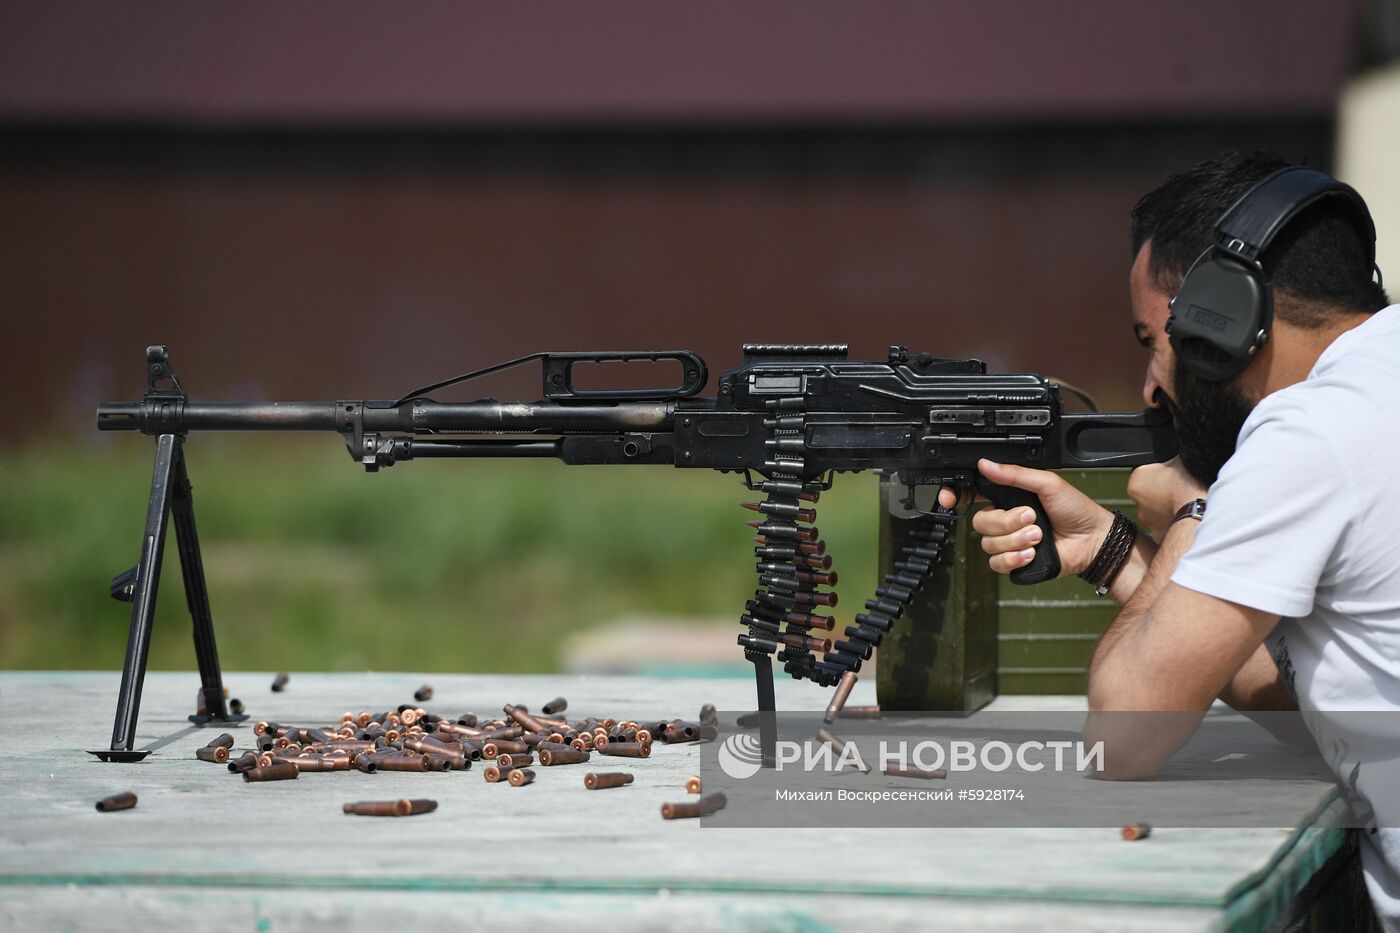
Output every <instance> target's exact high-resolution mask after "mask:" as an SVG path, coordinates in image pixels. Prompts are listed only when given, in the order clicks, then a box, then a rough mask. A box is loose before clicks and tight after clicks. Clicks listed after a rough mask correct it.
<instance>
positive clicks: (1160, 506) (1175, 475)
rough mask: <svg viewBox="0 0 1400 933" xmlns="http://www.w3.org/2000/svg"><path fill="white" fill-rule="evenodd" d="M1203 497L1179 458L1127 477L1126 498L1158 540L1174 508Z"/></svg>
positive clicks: (1148, 465)
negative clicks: (1132, 503)
mask: <svg viewBox="0 0 1400 933" xmlns="http://www.w3.org/2000/svg"><path fill="white" fill-rule="evenodd" d="M1205 497H1206V489H1205V487H1204V486H1202V485H1201V483H1200V481H1199V480H1197V479H1196V478H1195V477H1193V476H1192V475H1191V474H1190V473H1187V472H1186V468H1185V467H1184V466H1182V465H1181V458H1180V457H1173V458H1172V459H1170V460H1168V461H1167V462H1166V463H1149V464H1147V465H1146V466H1140V467H1138V468H1137V469H1136V470H1133V473H1132V475H1131V476H1129V477H1128V498H1130V499H1132V500H1133V502H1134V503H1136V504H1137V507H1138V519H1139V521H1140V522H1141V523H1142V524H1143V525H1144V526H1145V527H1146V528H1147V529H1148V530H1150V531H1151V532H1152V536H1153V537H1154V538H1156V539H1157V540H1158V541H1161V540H1162V537H1163V535H1165V534H1166V531H1167V526H1168V525H1170V524H1171V521H1172V518H1173V516H1175V515H1176V513H1177V510H1179V509H1180V508H1181V507H1182V506H1183V505H1185V504H1186V503H1188V502H1190V501H1191V500H1192V499H1204V498H1205ZM974 524H975V523H974ZM1057 530H1058V529H1057Z"/></svg>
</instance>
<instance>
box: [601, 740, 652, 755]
mask: <svg viewBox="0 0 1400 933" xmlns="http://www.w3.org/2000/svg"><path fill="white" fill-rule="evenodd" d="M598 754H600V755H615V756H617V757H619V758H650V757H651V743H650V742H609V743H608V744H607V745H600V746H598Z"/></svg>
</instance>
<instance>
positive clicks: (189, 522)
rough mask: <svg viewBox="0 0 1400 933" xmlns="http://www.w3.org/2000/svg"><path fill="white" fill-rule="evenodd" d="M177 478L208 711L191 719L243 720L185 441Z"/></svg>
mask: <svg viewBox="0 0 1400 933" xmlns="http://www.w3.org/2000/svg"><path fill="white" fill-rule="evenodd" d="M174 471H175V475H174V480H173V484H172V486H171V490H170V518H171V521H173V522H174V524H175V545H176V547H177V548H178V549H179V552H180V572H181V573H182V574H183V576H184V578H185V602H186V604H187V605H188V606H189V609H190V618H191V619H192V620H193V622H194V655H195V659H196V660H197V661H198V662H199V682H200V689H201V690H202V691H203V694H204V707H203V708H204V712H203V713H196V714H195V715H193V716H191V717H190V722H192V723H196V724H198V725H201V726H202V725H206V724H208V723H211V722H243V721H244V720H246V719H247V718H248V717H247V716H246V715H241V714H234V713H230V712H229V711H228V701H227V700H225V699H224V679H223V674H222V672H221V671H220V670H219V648H218V645H217V643H216V642H215V641H214V616H213V613H212V612H210V610H209V588H208V587H207V586H206V585H205V582H204V559H203V558H202V557H201V556H200V553H199V534H198V532H197V531H196V530H195V524H194V496H193V493H192V491H191V490H192V487H191V486H190V475H189V471H188V470H187V469H186V468H185V449H184V443H183V441H181V440H179V439H176V441H175V464H174Z"/></svg>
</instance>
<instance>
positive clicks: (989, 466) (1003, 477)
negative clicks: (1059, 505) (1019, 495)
mask: <svg viewBox="0 0 1400 933" xmlns="http://www.w3.org/2000/svg"><path fill="white" fill-rule="evenodd" d="M977 469H978V470H979V471H981V473H982V475H983V476H985V477H987V479H989V480H991V481H992V482H994V483H996V484H998V485H1000V486H1015V487H1016V488H1017V489H1024V490H1026V491H1027V492H1033V493H1035V494H1036V495H1038V496H1042V495H1048V494H1049V493H1051V492H1053V491H1054V489H1055V480H1056V479H1057V477H1056V476H1055V474H1054V473H1050V472H1048V471H1046V470H1032V469H1031V468H1030V467H1023V466H1016V465H1014V464H1010V463H996V462H994V461H992V460H979V461H977Z"/></svg>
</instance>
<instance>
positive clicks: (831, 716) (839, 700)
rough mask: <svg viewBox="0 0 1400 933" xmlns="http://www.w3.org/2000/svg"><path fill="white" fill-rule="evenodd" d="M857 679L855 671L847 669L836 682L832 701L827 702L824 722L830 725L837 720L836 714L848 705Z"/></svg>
mask: <svg viewBox="0 0 1400 933" xmlns="http://www.w3.org/2000/svg"><path fill="white" fill-rule="evenodd" d="M857 679H858V678H857V677H856V674H855V671H846V672H845V673H844V674H842V675H841V679H840V680H839V681H837V683H836V693H834V694H833V695H832V697H831V702H830V703H829V704H827V707H826V715H825V716H823V717H822V722H824V723H826V724H827V725H828V726H829V725H831V724H832V723H833V722H835V721H836V714H837V713H839V712H841V710H842V708H843V707H845V705H846V700H848V699H850V696H851V691H852V690H854V689H855V686H856V680H857Z"/></svg>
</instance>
